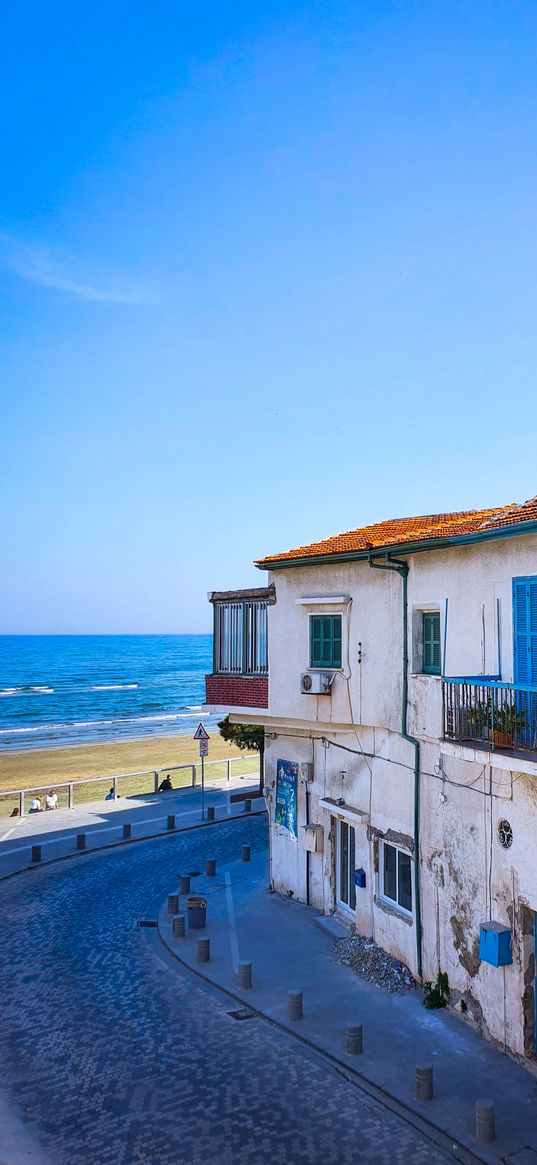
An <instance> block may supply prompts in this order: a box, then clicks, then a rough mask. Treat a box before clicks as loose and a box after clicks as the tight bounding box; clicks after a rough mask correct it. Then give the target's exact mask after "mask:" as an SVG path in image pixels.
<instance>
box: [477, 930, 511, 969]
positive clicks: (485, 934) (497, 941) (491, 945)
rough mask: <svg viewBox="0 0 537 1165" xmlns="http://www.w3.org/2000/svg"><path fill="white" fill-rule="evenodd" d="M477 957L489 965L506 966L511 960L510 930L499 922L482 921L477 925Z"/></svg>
mask: <svg viewBox="0 0 537 1165" xmlns="http://www.w3.org/2000/svg"><path fill="white" fill-rule="evenodd" d="M479 958H480V959H481V962H482V963H490V966H491V967H508V966H509V965H510V964H511V963H512V962H513V952H512V949H511V931H510V929H509V927H508V926H503V924H502V923H501V922H482V923H481V926H480V927H479Z"/></svg>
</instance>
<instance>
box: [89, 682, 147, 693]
mask: <svg viewBox="0 0 537 1165" xmlns="http://www.w3.org/2000/svg"><path fill="white" fill-rule="evenodd" d="M137 687H138V684H94V685H93V687H92V688H90V692H122V691H125V692H126V691H129V690H130V689H132V688H137Z"/></svg>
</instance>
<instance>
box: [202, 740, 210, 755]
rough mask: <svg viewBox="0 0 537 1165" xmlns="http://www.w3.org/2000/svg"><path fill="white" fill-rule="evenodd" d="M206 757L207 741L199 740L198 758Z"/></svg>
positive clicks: (207, 751) (207, 750)
mask: <svg viewBox="0 0 537 1165" xmlns="http://www.w3.org/2000/svg"><path fill="white" fill-rule="evenodd" d="M208 755H209V741H208V740H200V756H208Z"/></svg>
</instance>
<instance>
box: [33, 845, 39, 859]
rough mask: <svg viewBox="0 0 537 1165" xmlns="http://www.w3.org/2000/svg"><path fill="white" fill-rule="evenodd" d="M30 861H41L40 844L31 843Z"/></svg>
mask: <svg viewBox="0 0 537 1165" xmlns="http://www.w3.org/2000/svg"><path fill="white" fill-rule="evenodd" d="M32 861H33V862H40V861H41V846H40V845H33V846H32Z"/></svg>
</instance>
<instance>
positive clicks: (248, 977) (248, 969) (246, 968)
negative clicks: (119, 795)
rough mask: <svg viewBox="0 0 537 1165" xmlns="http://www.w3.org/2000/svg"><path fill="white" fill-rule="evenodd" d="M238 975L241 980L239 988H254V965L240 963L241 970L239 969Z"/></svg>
mask: <svg viewBox="0 0 537 1165" xmlns="http://www.w3.org/2000/svg"><path fill="white" fill-rule="evenodd" d="M237 975H238V979H239V987H242V988H246V987H251V986H252V964H251V963H239V969H238V972H237Z"/></svg>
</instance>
